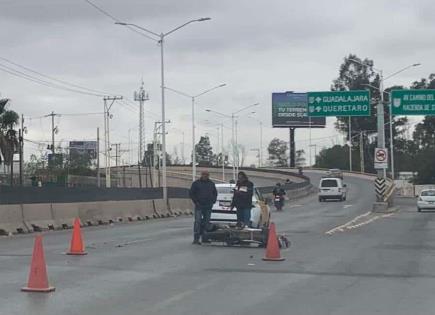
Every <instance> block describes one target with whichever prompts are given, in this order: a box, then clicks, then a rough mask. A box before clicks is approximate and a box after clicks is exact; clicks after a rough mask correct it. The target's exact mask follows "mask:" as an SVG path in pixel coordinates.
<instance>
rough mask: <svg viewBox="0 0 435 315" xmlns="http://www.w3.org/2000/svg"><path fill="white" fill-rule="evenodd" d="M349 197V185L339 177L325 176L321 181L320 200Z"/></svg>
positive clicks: (341, 199)
mask: <svg viewBox="0 0 435 315" xmlns="http://www.w3.org/2000/svg"><path fill="white" fill-rule="evenodd" d="M346 198H347V186H346V184H344V183H343V180H342V179H340V178H337V177H325V178H322V179H321V180H320V183H319V202H322V201H324V200H326V199H338V200H340V201H344V200H346Z"/></svg>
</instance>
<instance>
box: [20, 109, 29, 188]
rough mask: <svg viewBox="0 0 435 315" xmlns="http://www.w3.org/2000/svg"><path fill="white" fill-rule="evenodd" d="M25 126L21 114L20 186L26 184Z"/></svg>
mask: <svg viewBox="0 0 435 315" xmlns="http://www.w3.org/2000/svg"><path fill="white" fill-rule="evenodd" d="M26 131H27V130H26V128H25V127H24V116H23V115H21V128H20V130H19V134H18V139H19V145H20V186H23V185H24V173H23V161H24V133H25V132H26Z"/></svg>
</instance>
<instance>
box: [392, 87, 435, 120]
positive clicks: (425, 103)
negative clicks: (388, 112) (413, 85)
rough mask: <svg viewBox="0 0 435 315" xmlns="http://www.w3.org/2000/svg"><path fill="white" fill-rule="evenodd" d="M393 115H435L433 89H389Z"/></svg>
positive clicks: (434, 94)
mask: <svg viewBox="0 0 435 315" xmlns="http://www.w3.org/2000/svg"><path fill="white" fill-rule="evenodd" d="M391 99H392V114H393V115H435V90H393V91H391Z"/></svg>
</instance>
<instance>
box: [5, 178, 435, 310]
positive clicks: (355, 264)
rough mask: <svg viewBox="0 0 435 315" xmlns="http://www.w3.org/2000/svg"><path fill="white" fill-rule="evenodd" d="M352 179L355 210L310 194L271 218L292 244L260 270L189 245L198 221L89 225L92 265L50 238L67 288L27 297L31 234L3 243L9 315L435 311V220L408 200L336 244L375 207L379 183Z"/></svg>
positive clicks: (225, 253) (216, 249) (57, 273)
mask: <svg viewBox="0 0 435 315" xmlns="http://www.w3.org/2000/svg"><path fill="white" fill-rule="evenodd" d="M310 177H312V179H313V182H314V183H315V182H316V181H317V180H318V178H319V175H318V174H310ZM345 180H346V181H347V183H348V185H349V189H350V192H349V198H348V201H346V202H341V203H340V202H325V203H318V201H317V196H315V195H312V196H309V197H306V198H303V199H299V200H296V201H293V202H290V203H288V204H287V205H286V210H285V211H284V212H282V213H273V220H274V221H275V222H276V223H277V226H278V230H279V231H280V232H284V233H285V234H287V235H288V236H289V238H290V240H291V241H292V246H291V248H290V249H288V250H285V251H283V252H282V254H283V256H285V257H286V258H287V259H286V261H284V262H276V263H274V262H264V261H262V260H261V258H262V256H263V253H264V252H263V250H262V249H258V248H227V247H221V246H201V247H197V246H193V245H190V242H191V238H192V236H191V223H192V218H191V217H184V218H177V219H165V220H154V221H148V222H145V223H134V224H124V225H117V226H113V227H112V226H106V227H92V228H86V229H84V232H85V238H86V241H87V244H88V251H89V255H87V256H84V257H70V256H65V255H63V254H62V252H63V251H65V249H66V248H67V246H68V242H69V237H70V231H60V232H51V233H47V234H46V235H45V240H44V245H45V247H46V256H47V261H48V271H49V276H50V280H51V282H53V284H54V285H55V286H56V287H57V291H56V292H54V293H52V294H48V295H41V294H25V293H21V292H19V288H20V287H21V286H22V285H24V284H25V282H26V280H27V274H28V262H29V259H30V256H29V255H30V254H31V248H32V243H33V237H32V236H31V235H26V236H18V237H14V238H4V239H0V266H1V267H0V279H1V284H2V285H1V286H0V314H1V315H3V314H4V315H6V314H7V315H11V314H23V313H28V314H108V315H111V314H126V315H136V314H253V315H256V314H258V315H260V314H266V313H267V314H298V315H300V314H314V315H316V314H322V315H323V314H374V313H376V314H430V313H433V308H434V307H435V305H434V304H435V302H432V299H429V294H431V292H432V291H433V289H434V287H435V281H434V280H435V272H433V270H432V269H433V268H431V267H432V266H434V265H435V264H434V261H433V260H434V258H433V250H434V249H435V244H434V243H433V241H432V240H433V239H434V233H435V219H434V218H433V213H423V214H417V212H416V211H415V209H414V208H413V204H412V203H413V202H414V201H409V200H405V201H404V200H401V201H400V205H399V206H400V207H401V211H400V212H398V213H396V214H393V215H392V216H389V217H379V218H378V219H377V220H375V221H373V222H371V223H368V224H365V225H362V226H361V227H359V228H355V229H352V230H345V231H343V232H337V233H334V234H332V235H327V234H325V232H326V231H328V230H330V229H332V228H334V227H336V226H339V225H341V224H343V223H345V222H347V221H349V220H351V219H352V218H354V217H355V216H360V215H362V214H365V213H366V212H367V211H368V210H369V209H370V207H371V202H372V201H373V198H374V197H373V193H372V191H373V187H372V186H371V183H370V182H369V181H367V180H364V179H359V178H346V179H345ZM371 216H372V215H371Z"/></svg>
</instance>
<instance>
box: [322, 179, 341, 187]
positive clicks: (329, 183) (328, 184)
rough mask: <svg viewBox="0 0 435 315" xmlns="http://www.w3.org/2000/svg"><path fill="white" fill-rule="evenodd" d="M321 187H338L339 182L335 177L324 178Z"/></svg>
mask: <svg viewBox="0 0 435 315" xmlns="http://www.w3.org/2000/svg"><path fill="white" fill-rule="evenodd" d="M320 186H321V187H338V182H337V181H336V180H334V179H324V180H322V182H321V183H320Z"/></svg>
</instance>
